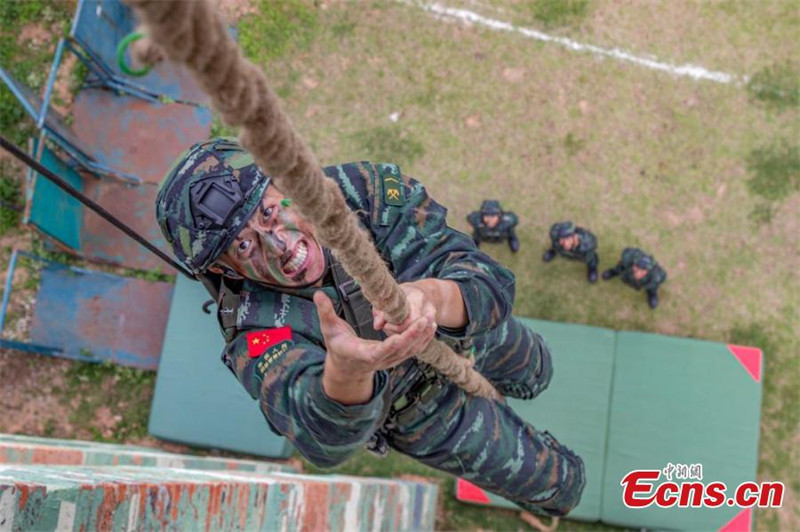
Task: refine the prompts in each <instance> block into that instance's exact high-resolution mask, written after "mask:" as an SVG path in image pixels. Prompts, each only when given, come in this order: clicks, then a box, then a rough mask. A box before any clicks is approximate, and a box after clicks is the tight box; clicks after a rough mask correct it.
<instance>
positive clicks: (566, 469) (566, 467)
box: [525, 431, 586, 516]
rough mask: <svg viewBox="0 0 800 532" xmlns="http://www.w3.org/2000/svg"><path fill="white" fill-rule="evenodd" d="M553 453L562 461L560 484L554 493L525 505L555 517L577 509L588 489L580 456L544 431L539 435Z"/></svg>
mask: <svg viewBox="0 0 800 532" xmlns="http://www.w3.org/2000/svg"><path fill="white" fill-rule="evenodd" d="M538 436H539V437H541V438H542V440H543V441H544V443H545V445H547V446H548V447H549V448H550V449H551V450H552V451H553V452H555V453H556V454H557V455H558V456H559V459H560V460H561V466H562V467H561V475H560V478H559V481H558V484H557V485H555V486H553V488H554V491H550V492H549V493H548V494H547V495H545V496H543V497H533V498H531V499H530V502H529V503H528V504H527V505H525V506H526V509H528V508H527V506H530V507H531V509H532V510H535V511H538V512H539V513H545V514H547V515H553V516H564V515H567V514H568V513H569V512H570V511H571V510H572V509H573V508H575V507H576V506H577V505H578V503H579V502H580V500H581V495H582V494H583V489H584V488H585V487H586V469H585V467H584V464H583V460H582V459H581V457H580V456H578V455H577V454H575V453H574V452H572V451H571V450H569V449H568V448H566V447H564V446H563V445H561V444H560V443H558V441H556V439H555V438H553V436H551V435H550V433H549V432H547V431H543V432H540V433H539V434H538Z"/></svg>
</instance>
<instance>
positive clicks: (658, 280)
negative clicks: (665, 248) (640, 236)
mask: <svg viewBox="0 0 800 532" xmlns="http://www.w3.org/2000/svg"><path fill="white" fill-rule="evenodd" d="M634 265H635V266H636V267H638V268H641V269H643V270H647V275H645V276H644V277H642V278H641V279H639V280H637V279H636V278H635V277H634V276H633V266H634ZM617 275H619V276H620V279H622V282H623V283H625V284H627V285H628V286H631V287H633V288H635V289H636V290H641V289H642V288H644V289H645V291H646V292H647V302H648V304H649V305H650V308H656V307H657V306H658V294H657V292H658V287H659V286H661V284H662V283H664V281H666V280H667V272H666V270H664V268H662V267H661V266H660V265H659V264H658V263H657V262H656V261H655V259H654V258H653V257H652V256H651V255H648V254H647V253H645V252H644V251H642V250H641V249H639V248H625V249H624V250H623V251H622V257H621V258H620V260H619V262H618V263H617V265H616V266H614V267H613V268H611V269H608V270H606V271H604V272H603V279H606V280H608V279H611V278H612V277H615V276H617Z"/></svg>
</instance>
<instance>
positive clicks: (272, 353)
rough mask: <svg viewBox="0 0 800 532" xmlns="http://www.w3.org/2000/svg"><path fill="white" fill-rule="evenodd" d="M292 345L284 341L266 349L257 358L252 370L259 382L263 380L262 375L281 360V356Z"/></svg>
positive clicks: (290, 342) (291, 342) (292, 343)
mask: <svg viewBox="0 0 800 532" xmlns="http://www.w3.org/2000/svg"><path fill="white" fill-rule="evenodd" d="M293 345H294V342H293V341H291V340H284V341H282V342H280V343H278V344H276V345H273V346H271V347H269V348H267V350H266V351H264V353H263V354H262V355H261V358H259V359H258V361H257V362H256V366H255V369H254V372H255V375H256V378H257V379H259V381H261V380H263V379H264V375H266V374H267V372H268V371H269V368H271V367H272V365H273V364H275V362H277V361H278V360H280V359H281V358H283V356H284V355H285V354H286V353H287V352H288V351H289V349H291V348H292V346H293Z"/></svg>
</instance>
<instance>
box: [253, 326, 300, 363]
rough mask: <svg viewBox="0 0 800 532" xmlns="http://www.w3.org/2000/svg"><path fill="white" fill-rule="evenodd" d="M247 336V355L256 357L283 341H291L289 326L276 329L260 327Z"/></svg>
mask: <svg viewBox="0 0 800 532" xmlns="http://www.w3.org/2000/svg"><path fill="white" fill-rule="evenodd" d="M246 336H247V355H248V356H249V357H250V358H258V357H260V356H262V355H264V354H265V353H266V352H267V351H268V350H269V349H270V348H272V347H273V346H277V345H278V344H280V343H283V342H291V340H292V329H291V327H288V326H286V327H278V328H277V329H262V330H260V331H253V332H249V333H247V334H246Z"/></svg>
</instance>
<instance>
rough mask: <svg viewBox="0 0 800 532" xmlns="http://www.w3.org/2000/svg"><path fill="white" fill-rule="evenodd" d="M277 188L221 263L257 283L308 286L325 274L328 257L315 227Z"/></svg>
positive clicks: (270, 191) (265, 198)
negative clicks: (315, 231)
mask: <svg viewBox="0 0 800 532" xmlns="http://www.w3.org/2000/svg"><path fill="white" fill-rule="evenodd" d="M289 205H291V200H290V199H288V198H285V197H284V196H283V194H282V193H281V192H280V191H279V190H278V189H277V188H276V187H274V186H270V187H268V188H267V190H266V192H265V193H264V196H263V198H262V200H261V205H260V206H259V207H258V208H257V209H256V211H255V212H254V213H253V216H252V217H251V218H250V220H249V221H248V222H247V224H246V225H245V226H244V227H243V228H242V230H241V231H240V232H239V234H238V235H237V237H236V239H235V240H234V241H233V243H231V246H230V247H229V248H228V250H227V251H226V252H225V254H224V255H222V257H220V262H222V263H223V264H224V265H226V266H228V267H230V268H232V269H233V270H235V271H236V272H237V273H239V274H240V275H242V276H244V277H247V278H248V279H252V280H254V281H259V282H263V283H266V284H271V285H279V286H286V287H301V286H308V285H310V284H313V283H315V282H317V281H319V280H320V279H321V278H322V275H323V274H324V273H325V255H324V254H323V252H322V245H321V244H320V243H319V241H318V240H317V238H316V235H315V234H314V228H313V226H312V225H311V223H309V222H308V221H307V220H305V219H304V218H302V217H301V216H300V215H299V214H298V213H297V212H296V211H294V210H292V209H290V208H288V207H289Z"/></svg>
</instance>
